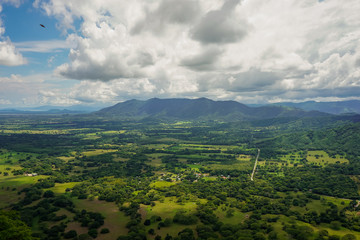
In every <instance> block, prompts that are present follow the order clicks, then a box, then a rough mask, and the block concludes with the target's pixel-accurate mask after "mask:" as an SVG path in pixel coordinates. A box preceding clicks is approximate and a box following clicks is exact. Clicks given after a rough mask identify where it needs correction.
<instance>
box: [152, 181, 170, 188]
mask: <svg viewBox="0 0 360 240" xmlns="http://www.w3.org/2000/svg"><path fill="white" fill-rule="evenodd" d="M174 184H176V183H174V182H167V181H156V182H154V183H151V184H150V187H152V188H156V189H163V188H167V187H171V186H172V185H174Z"/></svg>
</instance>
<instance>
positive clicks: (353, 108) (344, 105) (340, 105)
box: [275, 100, 360, 114]
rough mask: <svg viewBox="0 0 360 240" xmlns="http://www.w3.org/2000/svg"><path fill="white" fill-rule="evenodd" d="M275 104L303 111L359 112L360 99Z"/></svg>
mask: <svg viewBox="0 0 360 240" xmlns="http://www.w3.org/2000/svg"><path fill="white" fill-rule="evenodd" d="M275 105H277V106H287V107H295V108H300V109H303V110H305V111H320V112H326V113H331V114H344V113H357V114H360V101H359V100H351V101H342V102H315V101H309V102H301V103H291V102H283V103H276V104H275Z"/></svg>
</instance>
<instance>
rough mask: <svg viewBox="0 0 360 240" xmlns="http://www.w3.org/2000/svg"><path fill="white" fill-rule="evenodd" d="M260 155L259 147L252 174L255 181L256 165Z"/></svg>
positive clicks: (252, 179)
mask: <svg viewBox="0 0 360 240" xmlns="http://www.w3.org/2000/svg"><path fill="white" fill-rule="evenodd" d="M259 156H260V149H259V148H258V154H257V156H256V160H255V165H254V169H253V171H252V174H251V181H254V174H255V170H256V165H257V162H258V159H259Z"/></svg>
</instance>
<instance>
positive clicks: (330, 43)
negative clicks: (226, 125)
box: [34, 0, 360, 102]
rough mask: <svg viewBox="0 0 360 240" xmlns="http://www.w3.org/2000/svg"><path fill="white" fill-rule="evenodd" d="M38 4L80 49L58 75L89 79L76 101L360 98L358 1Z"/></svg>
mask: <svg viewBox="0 0 360 240" xmlns="http://www.w3.org/2000/svg"><path fill="white" fill-rule="evenodd" d="M34 6H36V7H40V8H42V9H44V10H45V12H46V13H47V14H48V15H49V16H55V17H56V18H58V20H59V25H60V26H61V27H62V29H64V32H66V31H67V30H69V29H73V30H76V31H75V33H72V34H69V35H68V36H67V38H68V41H71V42H74V43H75V45H74V46H72V48H71V50H70V54H69V61H68V62H66V63H64V64H62V65H60V66H58V67H57V69H56V70H55V72H56V74H58V75H60V76H62V77H65V78H69V79H77V80H82V81H84V82H82V83H80V84H79V85H78V86H77V87H75V89H73V92H72V94H71V96H70V95H69V97H72V98H73V99H77V100H79V101H95V100H96V99H98V100H99V101H104V102H105V101H113V100H117V99H122V98H126V97H129V98H134V97H135V98H136V97H144V96H149V97H152V96H168V97H172V96H177V97H179V96H192V97H194V96H199V95H200V96H211V97H214V98H220V99H226V98H227V99H237V100H244V101H245V100H246V101H251V99H253V100H254V99H257V100H259V99H260V100H261V101H278V100H279V99H284V100H285V99H286V100H289V99H294V100H297V99H299V98H304V99H305V98H310V99H311V98H314V99H315V98H318V97H323V98H326V97H335V98H336V97H344V98H347V97H351V96H352V97H354V98H356V97H359V92H358V91H357V90H358V87H359V85H360V80H359V77H360V40H359V39H360V30H359V29H360V18H359V17H358V12H360V2H359V1H358V0H348V1H347V2H346V4H344V2H343V1H340V0H326V1H315V0H304V1H296V0H268V1H262V0H251V1H250V0H243V1H240V0H227V1H220V0H212V1H208V0H184V1H176V0H161V1H148V0H134V1H118V0H107V1H102V0H92V1H86V0H78V1H73V0H62V1H59V0H47V1H45V0H37V1H35V3H34ZM75 21H80V26H79V28H78V29H75V28H76V26H77V25H75V24H74V22H75ZM86 88H87V89H86ZM80 89H82V90H80ZM85 89H86V90H85ZM94 99H95V100H94Z"/></svg>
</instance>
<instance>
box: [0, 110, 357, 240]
mask: <svg viewBox="0 0 360 240" xmlns="http://www.w3.org/2000/svg"><path fill="white" fill-rule="evenodd" d="M358 120H359V119H358V117H357V116H343V117H328V116H319V117H311V118H299V117H282V118H274V119H257V120H252V121H245V120H243V121H233V122H224V121H220V120H219V121H217V120H191V121H179V120H176V119H173V120H169V119H167V120H164V119H157V118H152V117H145V118H143V119H138V120H131V119H121V120H119V119H115V118H114V117H113V116H112V117H111V118H104V117H100V116H94V115H83V116H82V115H78V116H69V115H63V116H56V115H55V116H31V115H27V116H26V117H22V116H11V115H9V116H6V115H3V116H0V175H1V176H0V208H1V209H2V210H1V211H0V239H19V240H21V239H44V240H45V239H50V240H51V239H54V240H55V239H79V240H80V239H115V240H116V239H119V240H130V239H157V240H159V239H166V240H170V239H179V240H186V239H189V240H190V239H191V240H192V239H199V240H203V239H204V240H205V239H229V240H232V239H259V240H261V239H270V240H275V239H299V240H302V239H342V240H343V239H344V240H345V239H360V216H359V215H360V205H359V202H358V200H360V196H359V184H360V152H359V151H360V148H359V147H358V146H360V123H359V122H358ZM257 149H260V157H259V160H258V162H257V166H256V171H255V177H254V181H251V180H250V174H251V172H252V170H253V167H254V164H255V158H256V155H257V153H258V150H257Z"/></svg>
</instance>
